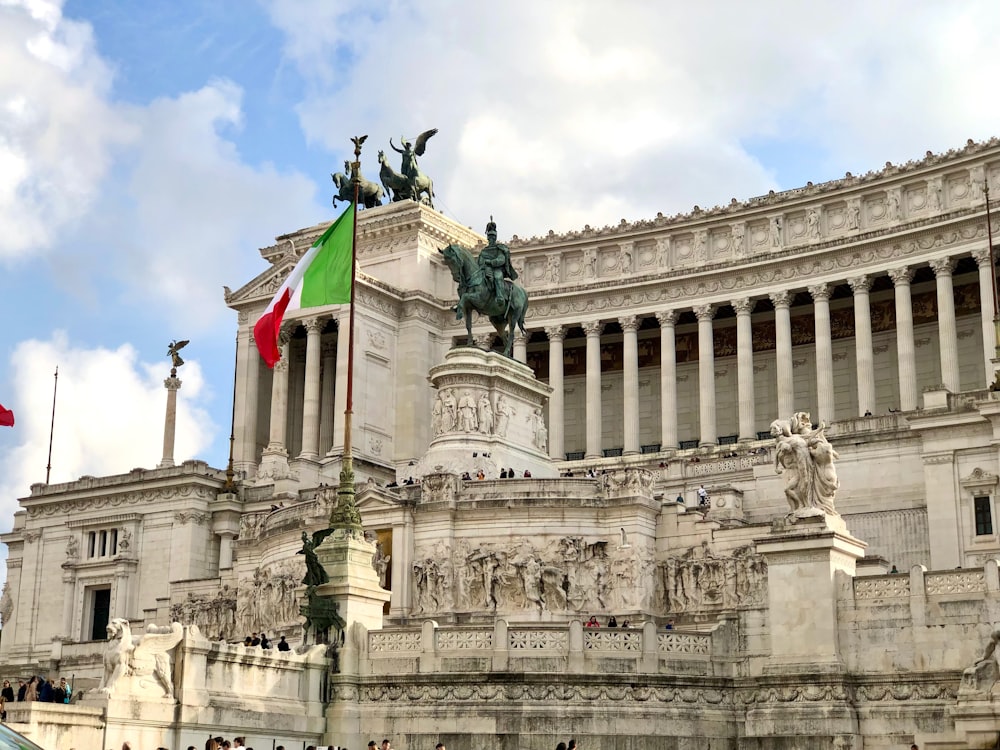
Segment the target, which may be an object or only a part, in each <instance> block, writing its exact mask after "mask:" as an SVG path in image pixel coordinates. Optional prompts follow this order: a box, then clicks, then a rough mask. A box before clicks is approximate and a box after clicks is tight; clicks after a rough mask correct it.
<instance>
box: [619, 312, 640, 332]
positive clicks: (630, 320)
mask: <svg viewBox="0 0 1000 750" xmlns="http://www.w3.org/2000/svg"><path fill="white" fill-rule="evenodd" d="M618 325H620V326H621V327H622V331H625V332H627V333H635V332H636V331H638V330H639V318H638V316H636V315H623V316H622V317H620V318H618Z"/></svg>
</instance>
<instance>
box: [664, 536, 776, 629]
mask: <svg viewBox="0 0 1000 750" xmlns="http://www.w3.org/2000/svg"><path fill="white" fill-rule="evenodd" d="M657 573H658V576H657V582H656V583H657V587H656V605H657V606H658V607H660V608H662V610H663V611H666V612H671V613H681V612H708V611H719V610H728V609H736V608H740V607H759V606H763V605H764V604H765V601H766V597H767V592H766V585H767V563H766V562H765V561H764V558H763V557H762V556H761V555H758V554H756V553H755V552H754V551H753V548H752V547H751V546H746V547H740V548H739V549H737V550H735V551H734V552H733V553H732V555H730V556H728V557H716V556H715V555H713V554H712V553H711V552H709V551H708V550H707V548H705V547H696V548H693V549H691V550H689V551H688V552H686V553H685V554H683V555H676V556H672V557H669V558H667V559H666V560H665V561H664V562H662V563H659V565H658V566H657Z"/></svg>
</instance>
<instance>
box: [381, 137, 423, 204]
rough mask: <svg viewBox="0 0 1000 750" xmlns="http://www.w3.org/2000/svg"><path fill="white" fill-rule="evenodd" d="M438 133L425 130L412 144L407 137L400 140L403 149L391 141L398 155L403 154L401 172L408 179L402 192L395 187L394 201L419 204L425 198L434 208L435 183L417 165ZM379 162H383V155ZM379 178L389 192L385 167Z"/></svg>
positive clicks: (402, 187)
mask: <svg viewBox="0 0 1000 750" xmlns="http://www.w3.org/2000/svg"><path fill="white" fill-rule="evenodd" d="M437 132H438V131H437V128H431V129H430V130H425V131H424V132H423V133H421V134H420V135H418V136H417V137H416V139H415V140H414V141H413V142H412V143H411V142H410V141H409V140H407V139H406V138H405V137H404V138H400V139H399V143H400V145H402V147H403V148H396V145H395V144H394V143H393V142H392V139H391V138H390V139H389V145H390V146H392V150H393V151H395V152H396V153H397V154H402V156H403V164H402V166H401V168H400V171H401V172H402V173H403V177H404V178H405V179H406V185H405V186H401V189H400V190H397V189H396V188H395V187H394V188H393V194H394V197H393V200H394V201H398V200H404V199H407V198H408V199H410V200H415V201H417V202H418V203H419V202H421V200H422V198H421V196H423V200H424V201H425V202H426V203H427V205H428V206H430V207H431V208H434V200H433V198H434V183H433V182H432V181H431V178H430V177H428V176H427V175H425V174H424V173H423V172H421V171H420V167H419V165H418V164H417V157H418V156H423V155H424V150H425V149H426V147H427V141H428V140H429V139H430V138H431V136H433V135H434V134H435V133H437ZM379 160H380V161H382V158H381V155H380V159H379ZM383 164H384V162H383ZM386 166H387V165H386ZM379 176H380V177H381V179H382V184H383V185H384V186H385V188H386V189H387V190H388V189H389V185H386V177H387V176H388V175H387V174H386V172H385V168H384V167H383V170H382V171H381V172H379Z"/></svg>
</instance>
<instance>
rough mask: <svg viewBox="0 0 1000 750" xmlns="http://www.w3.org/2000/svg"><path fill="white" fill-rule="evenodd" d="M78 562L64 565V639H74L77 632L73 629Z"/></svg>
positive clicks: (74, 561)
mask: <svg viewBox="0 0 1000 750" xmlns="http://www.w3.org/2000/svg"><path fill="white" fill-rule="evenodd" d="M75 564H76V560H75V559H74V560H67V561H66V562H65V563H63V574H62V580H63V611H62V636H63V637H64V638H71V639H72V640H74V641H75V640H77V639H76V638H75V637H74V634H76V635H79V634H78V633H76V630H75V629H74V628H73V602H74V600H75V599H76V596H75V593H76V568H75V567H74V566H75Z"/></svg>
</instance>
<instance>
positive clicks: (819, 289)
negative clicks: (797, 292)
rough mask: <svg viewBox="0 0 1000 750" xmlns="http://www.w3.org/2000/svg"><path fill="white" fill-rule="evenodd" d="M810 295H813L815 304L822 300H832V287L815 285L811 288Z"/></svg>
mask: <svg viewBox="0 0 1000 750" xmlns="http://www.w3.org/2000/svg"><path fill="white" fill-rule="evenodd" d="M809 294H811V295H812V298H813V301H814V302H819V301H820V300H827V301H829V299H830V285H829V284H813V285H812V286H811V287H809Z"/></svg>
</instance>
